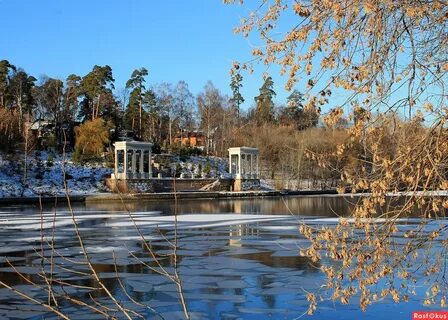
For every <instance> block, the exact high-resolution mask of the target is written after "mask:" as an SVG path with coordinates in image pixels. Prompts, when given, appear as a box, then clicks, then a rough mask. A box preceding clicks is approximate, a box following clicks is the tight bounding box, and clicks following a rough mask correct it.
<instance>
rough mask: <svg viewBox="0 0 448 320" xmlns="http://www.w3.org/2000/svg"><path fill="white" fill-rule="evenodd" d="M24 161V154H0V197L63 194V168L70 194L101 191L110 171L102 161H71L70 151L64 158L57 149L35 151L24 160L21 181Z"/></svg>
mask: <svg viewBox="0 0 448 320" xmlns="http://www.w3.org/2000/svg"><path fill="white" fill-rule="evenodd" d="M24 163H25V161H24V157H23V155H16V156H10V157H9V158H7V157H6V156H4V155H2V156H0V198H6V197H33V196H39V195H41V196H54V195H60V196H61V195H64V194H65V191H64V190H65V189H64V179H63V176H64V175H63V168H64V169H65V173H66V180H67V188H68V192H69V194H70V195H83V194H92V193H96V192H104V191H107V190H106V188H105V186H104V177H105V176H107V175H110V174H111V173H112V169H111V168H107V167H105V165H104V164H89V165H78V164H74V163H73V161H72V157H71V154H67V155H66V158H65V159H64V158H63V157H62V156H61V155H59V154H58V153H56V152H47V151H35V152H33V153H32V154H31V155H30V156H29V157H28V159H27V161H26V163H27V178H26V180H25V181H24Z"/></svg>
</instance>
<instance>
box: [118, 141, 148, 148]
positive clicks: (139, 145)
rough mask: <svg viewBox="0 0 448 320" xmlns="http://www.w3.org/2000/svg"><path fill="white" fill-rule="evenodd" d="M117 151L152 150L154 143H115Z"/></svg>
mask: <svg viewBox="0 0 448 320" xmlns="http://www.w3.org/2000/svg"><path fill="white" fill-rule="evenodd" d="M114 147H115V149H122V150H124V149H144V150H151V147H152V143H150V142H141V141H117V142H115V143H114Z"/></svg>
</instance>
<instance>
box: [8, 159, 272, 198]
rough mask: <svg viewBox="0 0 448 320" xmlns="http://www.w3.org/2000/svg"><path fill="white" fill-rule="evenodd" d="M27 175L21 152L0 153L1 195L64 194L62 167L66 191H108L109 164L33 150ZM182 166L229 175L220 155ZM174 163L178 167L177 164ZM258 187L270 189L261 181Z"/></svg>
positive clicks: (194, 173)
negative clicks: (91, 162)
mask: <svg viewBox="0 0 448 320" xmlns="http://www.w3.org/2000/svg"><path fill="white" fill-rule="evenodd" d="M26 163H27V178H26V181H24V156H23V155H15V156H6V155H4V154H1V153H0V198H8V197H36V196H55V195H58V196H64V195H65V190H64V180H63V168H64V169H65V173H66V180H67V187H68V192H69V195H88V194H94V193H98V192H108V190H107V188H106V187H105V185H104V178H105V177H107V176H110V174H111V173H112V168H107V167H106V166H105V164H103V163H98V164H86V165H79V164H75V163H73V161H72V154H71V153H68V154H66V157H65V159H64V158H63V157H62V155H60V154H58V153H57V152H51V151H50V152H48V151H35V152H33V153H32V154H31V155H29V157H28V159H27V161H26ZM172 166H173V169H179V166H180V168H181V173H182V175H183V176H184V177H185V178H201V177H203V178H219V177H224V178H229V177H230V175H229V173H228V160H227V159H226V158H219V157H203V156H191V157H190V158H188V159H186V160H183V161H182V160H178V161H177V163H173V164H172ZM176 167H177V168H176ZM261 189H263V190H272V188H271V187H270V186H269V185H268V184H267V183H266V182H265V181H261Z"/></svg>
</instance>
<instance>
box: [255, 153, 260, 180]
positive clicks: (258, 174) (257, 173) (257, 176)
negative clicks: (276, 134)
mask: <svg viewBox="0 0 448 320" xmlns="http://www.w3.org/2000/svg"><path fill="white" fill-rule="evenodd" d="M259 157H260V156H259V155H258V154H257V158H256V159H257V171H256V178H257V179H258V178H259V177H260V171H259V167H258V162H259V160H258V158H259Z"/></svg>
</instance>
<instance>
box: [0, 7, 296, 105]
mask: <svg viewBox="0 0 448 320" xmlns="http://www.w3.org/2000/svg"><path fill="white" fill-rule="evenodd" d="M247 10H248V9H247V8H246V7H245V8H242V7H239V6H237V5H232V6H226V5H224V4H222V1H221V0H190V1H185V0H176V1H148V0H107V1H106V0H76V1H61V0H0V12H2V18H1V19H0V34H1V38H2V45H1V46H0V60H1V59H7V60H9V61H10V62H11V63H13V64H14V65H16V66H18V67H22V68H24V69H25V70H26V71H27V72H29V73H30V74H32V75H34V76H36V77H39V76H40V75H43V74H46V75H48V76H50V77H56V78H61V79H65V78H66V76H67V75H69V74H70V73H75V74H78V75H85V74H86V73H88V72H89V71H90V70H91V69H92V67H93V65H95V64H98V65H105V64H108V65H110V66H111V67H112V69H113V73H114V77H115V80H116V83H115V86H116V88H117V89H120V88H123V87H124V85H125V83H126V80H127V79H128V78H129V76H130V74H131V73H132V71H133V70H134V69H136V68H140V67H146V68H147V69H148V70H149V77H148V79H147V81H148V83H149V84H157V83H161V82H171V83H175V82H177V81H179V80H185V81H187V83H188V84H189V86H190V90H191V91H192V92H193V93H194V94H197V93H198V92H199V91H201V90H202V88H203V86H204V85H205V83H206V82H207V80H211V81H213V83H214V84H215V85H216V86H217V87H218V88H219V89H220V90H221V91H222V92H224V93H226V94H229V95H230V93H231V91H230V88H229V82H230V77H229V70H230V67H231V65H232V61H234V60H239V61H246V60H248V59H249V57H250V54H249V53H250V51H251V45H252V44H251V43H250V42H249V41H248V40H246V39H244V38H242V37H241V36H238V35H234V34H233V30H232V29H233V28H234V27H235V26H237V25H238V23H239V21H240V19H241V18H242V17H243V16H246V15H247V13H248V11H247ZM263 68H264V67H263V66H261V67H260V68H258V69H257V71H256V72H255V73H254V74H253V75H249V74H245V75H244V83H243V84H244V88H243V91H242V93H243V96H244V97H245V99H246V103H245V106H244V107H245V108H247V107H249V106H250V105H251V104H252V102H253V97H254V96H256V95H257V94H258V88H259V87H260V86H261V84H262V82H263V80H262V72H263V71H265V70H264V69H263ZM273 76H274V81H275V90H276V92H277V101H278V102H283V101H284V99H285V97H286V96H287V94H288V93H287V92H285V91H284V90H283V85H284V82H283V81H284V79H282V78H280V77H279V76H278V75H276V74H275V73H273Z"/></svg>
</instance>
